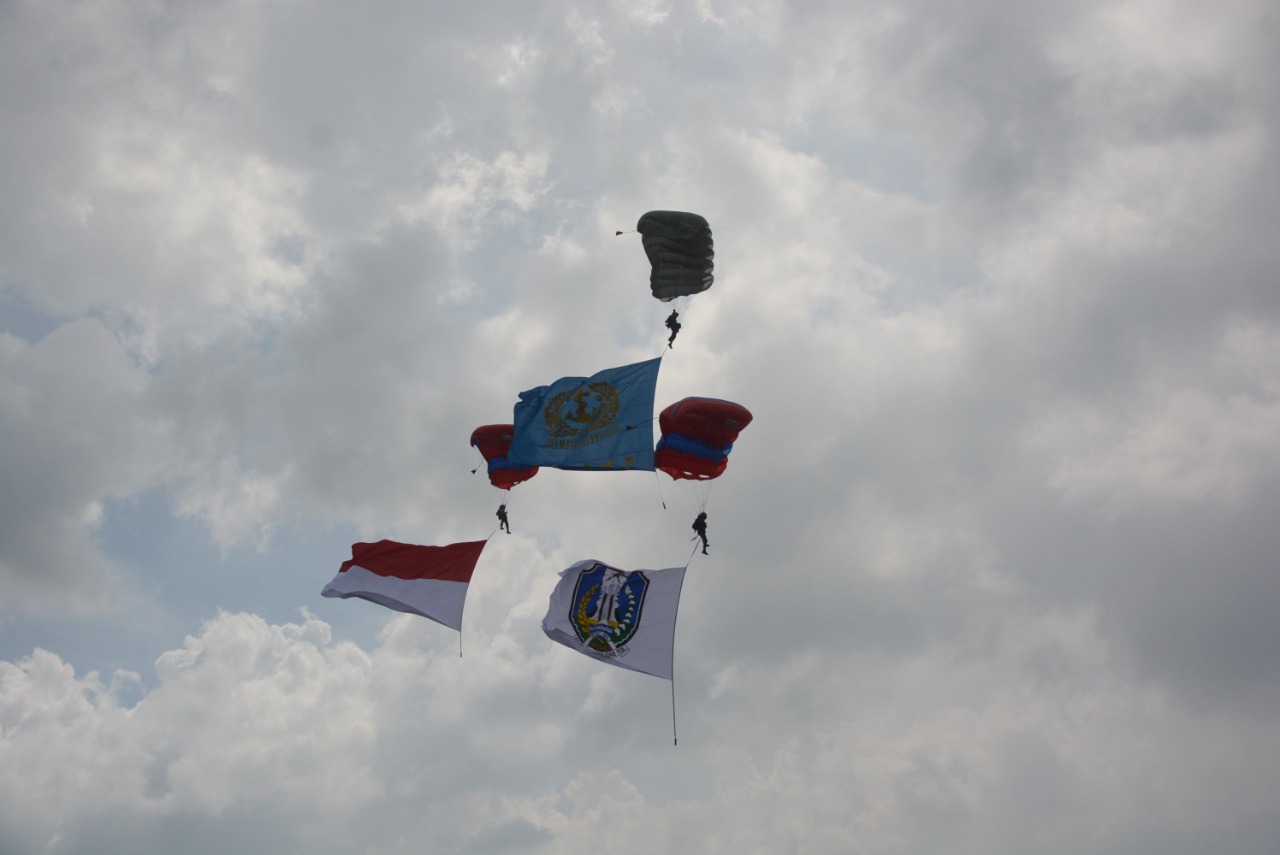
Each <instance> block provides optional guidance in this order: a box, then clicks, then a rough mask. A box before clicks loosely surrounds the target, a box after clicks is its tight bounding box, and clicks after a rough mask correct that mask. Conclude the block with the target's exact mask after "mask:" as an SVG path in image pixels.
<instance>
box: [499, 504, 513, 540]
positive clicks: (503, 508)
mask: <svg viewBox="0 0 1280 855" xmlns="http://www.w3.org/2000/svg"><path fill="white" fill-rule="evenodd" d="M497 517H498V528H500V529H503V530H504V531H506V533H507V534H511V525H510V523H508V522H507V503H506V502H503V503H502V504H501V505H498V513H497Z"/></svg>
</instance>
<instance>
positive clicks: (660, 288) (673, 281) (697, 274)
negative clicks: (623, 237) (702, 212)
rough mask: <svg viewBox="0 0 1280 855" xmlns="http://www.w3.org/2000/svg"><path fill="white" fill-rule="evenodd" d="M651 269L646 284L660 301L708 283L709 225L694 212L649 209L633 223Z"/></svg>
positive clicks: (711, 252)
mask: <svg viewBox="0 0 1280 855" xmlns="http://www.w3.org/2000/svg"><path fill="white" fill-rule="evenodd" d="M636 231H638V232H640V235H641V236H642V237H643V238H644V251H645V254H647V255H648V256H649V263H650V264H651V265H653V270H652V272H650V274H649V288H650V289H651V290H652V291H653V296H654V297H656V298H658V299H659V300H661V301H662V302H664V303H669V302H670V301H672V300H674V299H675V298H676V297H685V296H688V295H689V294H700V293H702V292H703V291H705V290H707V289H708V288H710V287H711V280H712V278H713V277H712V275H711V271H712V269H713V268H714V267H715V261H714V259H715V257H716V251H715V246H714V245H713V244H712V242H711V226H709V225H707V221H706V220H705V219H704V218H702V217H700V216H699V215H697V214H689V213H686V212H684V211H650V212H649V213H647V214H645V215H644V216H642V217H641V218H640V222H638V223H636Z"/></svg>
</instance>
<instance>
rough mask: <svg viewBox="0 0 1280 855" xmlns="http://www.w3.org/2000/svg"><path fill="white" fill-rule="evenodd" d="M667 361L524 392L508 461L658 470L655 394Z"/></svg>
mask: <svg viewBox="0 0 1280 855" xmlns="http://www.w3.org/2000/svg"><path fill="white" fill-rule="evenodd" d="M661 364H662V359H661V358H658V359H650V360H649V361H648V362H637V363H635V364H634V365H623V366H622V367H620V368H609V369H606V370H604V371H600V372H598V373H596V374H593V375H591V376H590V377H562V378H560V379H559V380H557V381H556V382H554V383H552V384H551V385H550V386H539V387H538V388H536V389H530V390H529V391H527V392H521V393H520V403H518V404H516V408H515V430H514V432H513V433H514V437H513V438H512V440H511V448H510V450H509V451H508V452H507V461H508V462H509V463H511V464H512V465H514V466H551V467H554V468H557V469H599V470H617V469H643V470H647V471H650V472H652V471H653V394H654V388H655V387H656V386H657V385H658V366H659V365H661Z"/></svg>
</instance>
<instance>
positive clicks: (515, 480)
mask: <svg viewBox="0 0 1280 855" xmlns="http://www.w3.org/2000/svg"><path fill="white" fill-rule="evenodd" d="M514 432H515V426H514V425H481V426H480V427H478V428H476V429H475V430H473V431H472V432H471V444H472V445H474V446H475V447H476V448H478V449H479V450H480V456H482V457H483V458H484V459H485V462H486V463H488V464H489V483H490V484H492V485H493V486H495V487H497V488H498V489H500V490H510V489H511V488H512V487H514V486H515V485H517V484H519V483H521V482H523V481H528V480H529V479H530V478H532V477H533V476H534V475H537V474H538V467H537V466H512V465H511V464H510V463H508V462H507V450H508V449H510V448H511V437H512V436H513V435H514Z"/></svg>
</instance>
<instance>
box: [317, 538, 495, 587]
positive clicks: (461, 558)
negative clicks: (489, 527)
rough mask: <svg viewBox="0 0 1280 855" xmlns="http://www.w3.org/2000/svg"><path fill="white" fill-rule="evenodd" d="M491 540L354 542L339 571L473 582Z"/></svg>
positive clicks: (400, 577) (402, 577)
mask: <svg viewBox="0 0 1280 855" xmlns="http://www.w3.org/2000/svg"><path fill="white" fill-rule="evenodd" d="M487 542H488V541H484V540H472V541H468V542H466V543H450V544H449V545H448V546H415V545H413V544H411V543H397V542H396V541H394V540H379V541H378V542H377V543H353V544H352V545H351V559H350V560H348V561H344V562H342V568H341V569H340V570H339V571H338V572H340V573H345V572H347V571H348V570H350V569H351V568H352V567H363V568H364V569H366V570H368V571H369V572H370V573H376V574H377V575H379V576H394V577H396V578H397V579H442V580H444V581H446V582H470V581H471V574H472V573H473V572H475V569H476V562H477V561H479V560H480V553H481V552H482V551H483V550H484V545H485V543H487Z"/></svg>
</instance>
